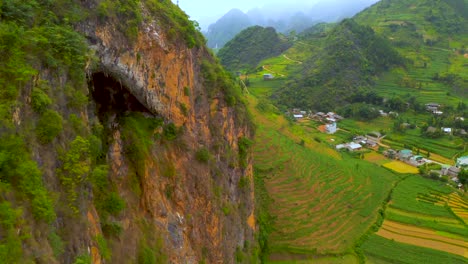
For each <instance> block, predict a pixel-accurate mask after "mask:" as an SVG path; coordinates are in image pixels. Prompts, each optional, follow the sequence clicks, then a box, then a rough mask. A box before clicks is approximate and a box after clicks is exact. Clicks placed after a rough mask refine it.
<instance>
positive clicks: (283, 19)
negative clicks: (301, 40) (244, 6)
mask: <svg viewBox="0 0 468 264" xmlns="http://www.w3.org/2000/svg"><path fill="white" fill-rule="evenodd" d="M375 2H377V0H358V1H345V0H331V1H330V0H328V1H325V0H322V1H319V2H318V3H316V4H303V5H293V6H291V4H271V5H267V6H265V7H262V8H254V9H251V10H249V11H248V12H246V13H244V12H242V11H241V10H239V9H232V10H230V11H229V12H228V13H226V14H225V15H224V16H222V17H221V18H220V19H219V20H218V21H216V22H215V23H213V24H211V25H210V26H209V27H208V30H207V31H206V32H204V34H205V37H206V38H207V40H208V47H210V48H221V47H223V46H224V45H225V44H226V43H227V42H228V41H229V40H231V39H232V38H234V36H235V35H237V34H238V33H239V32H241V31H242V30H243V29H245V28H247V27H250V26H254V25H258V26H263V27H273V28H275V29H276V31H278V32H280V33H289V32H291V31H295V32H302V31H304V30H305V29H307V28H309V27H311V26H312V25H314V24H316V23H319V22H336V21H339V20H341V19H343V18H346V17H351V16H353V15H355V14H356V13H358V12H359V11H361V10H363V9H364V8H366V7H368V6H370V5H372V4H373V3H375Z"/></svg>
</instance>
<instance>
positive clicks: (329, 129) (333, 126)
mask: <svg viewBox="0 0 468 264" xmlns="http://www.w3.org/2000/svg"><path fill="white" fill-rule="evenodd" d="M337 129H338V126H337V125H336V122H333V123H330V124H326V125H325V130H326V132H327V134H335V133H336V130H337Z"/></svg>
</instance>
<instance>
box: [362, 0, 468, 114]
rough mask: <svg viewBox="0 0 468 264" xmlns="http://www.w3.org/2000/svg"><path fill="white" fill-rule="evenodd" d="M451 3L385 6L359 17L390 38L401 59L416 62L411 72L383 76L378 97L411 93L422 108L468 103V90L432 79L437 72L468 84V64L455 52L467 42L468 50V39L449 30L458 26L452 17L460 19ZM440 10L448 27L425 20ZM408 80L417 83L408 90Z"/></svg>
mask: <svg viewBox="0 0 468 264" xmlns="http://www.w3.org/2000/svg"><path fill="white" fill-rule="evenodd" d="M429 2H432V4H429ZM446 2H457V1H437V4H436V3H435V1H410V0H397V1H382V2H381V3H379V4H377V5H375V6H373V7H371V8H368V9H367V10H366V11H364V12H362V13H360V14H358V15H357V16H356V18H355V19H356V21H357V22H358V23H361V24H365V25H369V26H371V27H372V28H373V29H374V30H375V31H376V32H378V33H380V34H382V35H384V36H386V37H387V38H388V39H389V40H391V41H392V43H393V44H394V45H395V47H397V49H398V50H399V52H400V53H401V54H403V55H404V56H405V57H406V58H409V59H411V60H412V61H413V64H410V65H408V66H407V69H396V70H393V71H392V72H389V73H386V74H384V75H383V76H381V78H379V79H378V80H377V84H376V89H377V91H378V93H379V94H381V95H384V96H387V97H393V96H406V94H410V95H414V96H417V98H418V101H419V102H421V103H429V102H441V103H444V104H446V105H452V106H455V105H456V104H458V103H459V102H460V100H463V101H464V102H465V103H466V102H468V93H467V92H466V89H454V88H453V87H452V86H451V85H448V84H444V83H439V82H434V81H432V79H431V78H432V77H433V76H434V75H435V74H436V73H439V74H440V73H455V74H459V75H461V76H462V77H463V78H465V83H466V80H468V74H467V72H468V71H467V62H468V59H466V58H464V57H463V54H460V53H459V52H455V51H454V49H459V48H460V47H462V46H463V45H464V44H463V43H465V45H466V43H467V41H468V35H467V34H466V32H465V33H463V32H460V31H458V32H455V31H451V30H450V29H446V27H448V26H446V25H445V24H448V25H450V24H451V23H455V22H453V21H452V20H453V19H452V18H453V17H456V16H457V12H456V11H457V10H456V9H455V10H453V9H452V7H451V6H450V5H449V4H447V3H446ZM433 5H434V6H433ZM465 5H467V3H466V1H465ZM437 10H445V11H444V12H440V13H441V14H440V16H442V17H444V18H443V19H441V20H442V21H443V22H444V23H431V22H430V21H428V20H427V19H425V17H427V16H428V14H429V13H437ZM460 19H461V18H460ZM425 42H426V43H427V42H432V43H433V44H431V45H427V44H425ZM403 79H406V80H408V82H409V83H412V84H406V85H403V84H402V80H403ZM419 86H421V88H419ZM447 93H449V94H450V95H448V94H447Z"/></svg>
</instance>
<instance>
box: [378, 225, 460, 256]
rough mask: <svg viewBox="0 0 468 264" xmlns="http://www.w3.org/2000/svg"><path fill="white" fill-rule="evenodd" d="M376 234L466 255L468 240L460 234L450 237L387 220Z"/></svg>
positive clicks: (402, 241)
mask: <svg viewBox="0 0 468 264" xmlns="http://www.w3.org/2000/svg"><path fill="white" fill-rule="evenodd" d="M377 235H379V236H382V237H384V238H387V239H393V240H395V241H398V242H401V243H406V244H411V245H415V246H420V247H427V248H432V249H436V250H440V251H445V252H449V253H451V254H455V255H460V256H463V257H468V242H467V241H466V238H463V237H460V236H455V235H452V236H451V237H447V236H443V235H440V234H438V233H437V232H436V231H434V230H431V229H424V228H419V227H416V226H410V225H403V224H400V223H397V222H393V221H388V220H386V221H385V222H384V223H383V225H382V227H381V228H380V230H379V232H377Z"/></svg>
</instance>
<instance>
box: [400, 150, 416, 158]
mask: <svg viewBox="0 0 468 264" xmlns="http://www.w3.org/2000/svg"><path fill="white" fill-rule="evenodd" d="M412 156H413V152H412V151H411V150H409V149H402V150H400V151H399V152H398V159H400V160H409V159H410V158H411V157H412Z"/></svg>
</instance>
